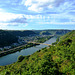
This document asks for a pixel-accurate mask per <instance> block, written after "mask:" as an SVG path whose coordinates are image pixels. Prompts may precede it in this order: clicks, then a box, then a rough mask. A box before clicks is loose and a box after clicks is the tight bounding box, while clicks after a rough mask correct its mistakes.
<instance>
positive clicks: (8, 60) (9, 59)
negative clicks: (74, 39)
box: [0, 37, 56, 66]
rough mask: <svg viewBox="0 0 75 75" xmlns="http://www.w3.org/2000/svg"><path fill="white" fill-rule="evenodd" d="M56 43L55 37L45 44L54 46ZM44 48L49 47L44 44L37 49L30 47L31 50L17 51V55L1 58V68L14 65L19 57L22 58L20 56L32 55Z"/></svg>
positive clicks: (36, 47)
mask: <svg viewBox="0 0 75 75" xmlns="http://www.w3.org/2000/svg"><path fill="white" fill-rule="evenodd" d="M55 41H56V37H53V38H51V39H49V40H48V41H46V42H44V43H46V44H52V43H54V42H55ZM44 47H47V45H42V44H41V45H37V46H35V47H30V48H27V49H23V50H21V51H17V52H15V53H12V54H8V55H6V56H3V57H0V66H4V65H9V64H12V63H14V62H16V61H17V58H18V56H20V55H24V56H27V55H31V54H33V53H34V52H36V51H38V50H40V49H42V48H44Z"/></svg>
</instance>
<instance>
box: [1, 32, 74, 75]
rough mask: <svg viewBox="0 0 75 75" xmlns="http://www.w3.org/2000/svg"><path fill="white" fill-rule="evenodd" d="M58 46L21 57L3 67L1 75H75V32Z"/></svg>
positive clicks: (65, 37) (63, 38) (67, 35)
mask: <svg viewBox="0 0 75 75" xmlns="http://www.w3.org/2000/svg"><path fill="white" fill-rule="evenodd" d="M61 38H62V40H61V41H60V42H59V43H58V44H56V46H50V47H47V48H43V49H41V50H39V51H37V52H35V53H34V54H32V55H29V56H19V57H18V61H17V62H16V63H13V64H11V65H7V66H1V67H0V74H1V75H75V31H72V32H70V33H68V34H66V35H64V36H63V37H61Z"/></svg>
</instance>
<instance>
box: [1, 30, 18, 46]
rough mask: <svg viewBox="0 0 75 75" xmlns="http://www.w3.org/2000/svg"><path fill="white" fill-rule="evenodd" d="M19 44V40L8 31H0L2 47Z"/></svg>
mask: <svg viewBox="0 0 75 75" xmlns="http://www.w3.org/2000/svg"><path fill="white" fill-rule="evenodd" d="M15 42H18V38H17V37H16V36H14V35H12V34H10V33H9V32H7V31H4V30H0V47H3V46H9V45H10V44H12V43H15Z"/></svg>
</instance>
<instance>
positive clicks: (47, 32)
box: [35, 29, 71, 35]
mask: <svg viewBox="0 0 75 75" xmlns="http://www.w3.org/2000/svg"><path fill="white" fill-rule="evenodd" d="M70 31H71V30H57V29H55V30H35V32H36V33H37V34H40V35H64V34H66V33H68V32H70Z"/></svg>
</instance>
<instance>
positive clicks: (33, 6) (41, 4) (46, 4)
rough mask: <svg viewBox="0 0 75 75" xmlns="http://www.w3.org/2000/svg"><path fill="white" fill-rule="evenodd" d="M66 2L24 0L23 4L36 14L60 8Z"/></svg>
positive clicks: (61, 0)
mask: <svg viewBox="0 0 75 75" xmlns="http://www.w3.org/2000/svg"><path fill="white" fill-rule="evenodd" d="M63 2H64V0H23V1H22V4H24V5H25V6H27V7H28V10H32V11H35V12H40V11H43V10H44V9H52V8H54V7H58V6H60V4H61V3H63Z"/></svg>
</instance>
